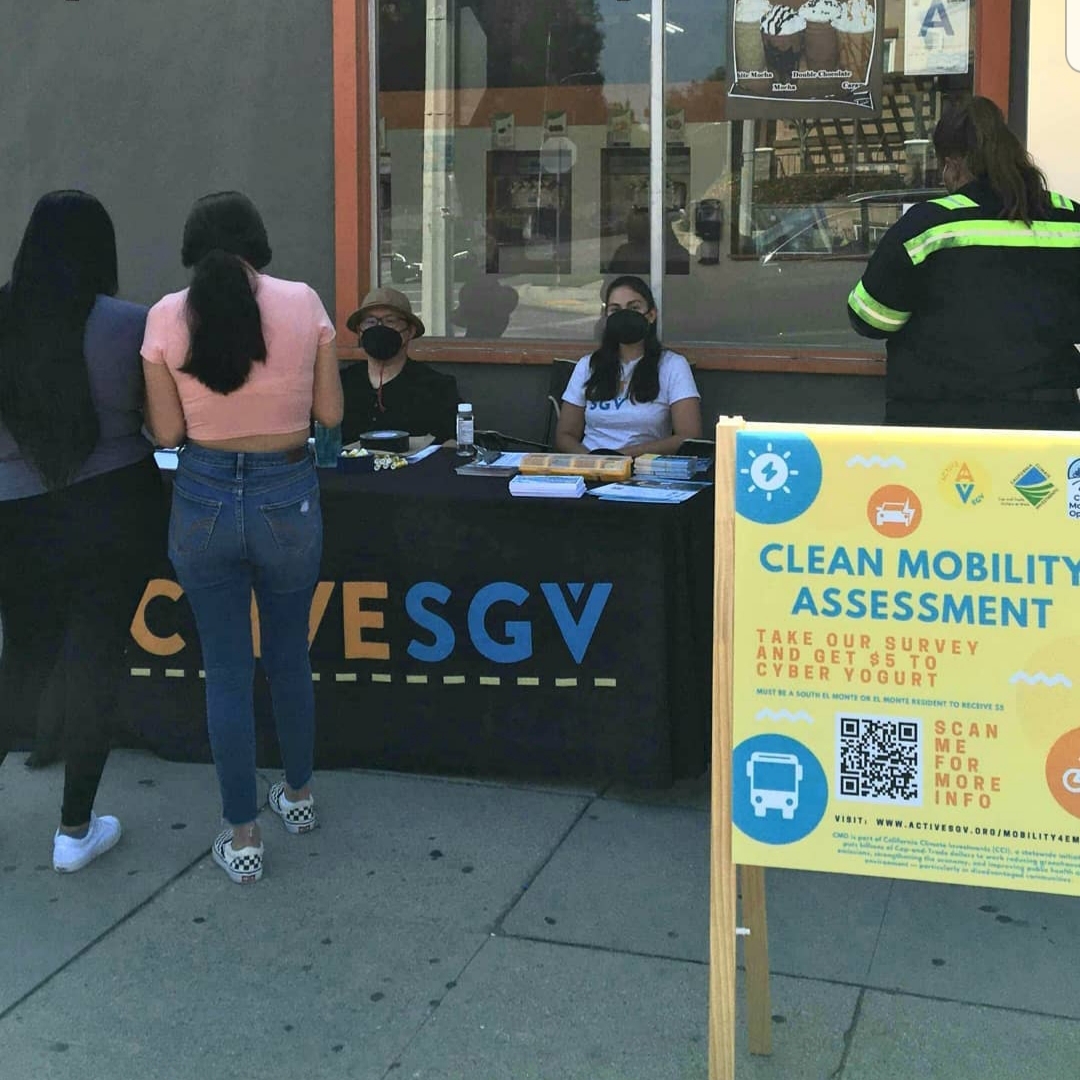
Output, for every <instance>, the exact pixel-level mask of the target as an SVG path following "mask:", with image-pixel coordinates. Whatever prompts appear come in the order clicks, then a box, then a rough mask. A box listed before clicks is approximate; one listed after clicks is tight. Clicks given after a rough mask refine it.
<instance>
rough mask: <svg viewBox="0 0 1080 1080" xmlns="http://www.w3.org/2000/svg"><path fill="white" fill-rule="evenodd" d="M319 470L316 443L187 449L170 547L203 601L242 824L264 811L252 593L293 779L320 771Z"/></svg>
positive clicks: (212, 694) (233, 796)
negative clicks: (311, 634)
mask: <svg viewBox="0 0 1080 1080" xmlns="http://www.w3.org/2000/svg"><path fill="white" fill-rule="evenodd" d="M322 539H323V536H322V511H321V509H320V506H319V482H318V479H317V477H316V474H315V467H314V465H313V463H312V460H311V455H310V453H309V452H308V451H307V449H306V448H305V449H304V450H303V451H290V452H286V453H263V454H251V453H230V452H226V451H223V450H207V449H204V448H203V447H201V446H194V445H189V446H187V447H185V449H184V450H183V451H182V452H181V453H180V459H179V464H178V466H177V470H176V479H175V482H174V484H173V503H172V515H171V517H170V519H169V558H170V559H171V560H172V564H173V567H174V568H175V570H176V578H177V581H179V582H180V584H181V586H183V589H184V592H185V593H186V594H187V597H188V601H189V602H190V604H191V608H192V611H193V612H194V613H195V624H196V626H197V627H198V630H199V640H200V642H201V644H202V654H203V668H204V669H205V671H206V719H207V726H208V728H209V733H210V747H211V749H212V751H213V755H214V764H215V765H216V767H217V774H218V782H219V784H220V785H221V802H222V811H223V813H224V816H225V819H226V821H228V822H229V823H230V824H232V825H245V824H247V823H248V822H250V821H254V820H255V815H256V813H257V812H258V806H257V803H256V798H255V709H254V701H253V681H254V677H255V654H254V648H253V644H252V635H251V620H250V612H251V593H252V589H254V591H255V599H256V602H257V604H258V609H259V630H260V640H261V652H262V662H263V667H264V668H265V670H266V675H267V678H268V679H269V682H270V699H271V702H272V704H273V709H274V723H275V725H276V727H277V736H278V744H279V746H280V748H281V759H282V761H283V762H284V765H285V779H286V780H287V781H288V783H289V786H290V787H292V788H294V789H295V788H302V787H303V786H304V785H305V784H306V783H307V782H308V781H309V780H310V779H311V770H312V761H313V755H314V740H315V694H314V689H313V687H312V684H311V662H310V660H309V658H308V614H309V611H310V609H311V598H312V594H313V593H314V589H315V583H316V581H317V580H318V576H319V562H320V560H321V558H322Z"/></svg>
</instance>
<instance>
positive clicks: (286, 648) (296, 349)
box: [142, 191, 343, 883]
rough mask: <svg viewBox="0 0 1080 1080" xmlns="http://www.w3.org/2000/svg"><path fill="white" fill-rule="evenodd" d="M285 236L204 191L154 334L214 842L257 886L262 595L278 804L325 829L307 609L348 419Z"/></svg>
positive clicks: (172, 539) (153, 392) (154, 423)
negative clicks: (335, 448) (273, 237)
mask: <svg viewBox="0 0 1080 1080" xmlns="http://www.w3.org/2000/svg"><path fill="white" fill-rule="evenodd" d="M270 254H271V252H270V244H269V241H268V239H267V236H266V229H265V227H264V226H263V222H262V218H261V217H260V216H259V212H258V211H257V210H256V209H255V206H254V205H253V204H252V202H251V201H250V200H249V199H248V198H246V197H245V196H243V195H241V194H240V193H239V192H235V191H227V192H222V193H220V194H216V195H207V196H205V197H204V198H202V199H200V200H199V201H198V202H197V203H196V204H195V206H194V207H193V208H192V210H191V213H190V214H189V215H188V219H187V224H186V225H185V226H184V241H183V248H182V251H181V259H182V261H183V263H184V265H185V266H188V267H191V268H192V276H191V285H190V287H189V288H187V289H184V290H183V291H182V292H178V293H172V294H171V295H169V296H166V297H164V299H162V300H160V301H158V303H157V304H155V305H154V307H153V308H152V309H151V311H150V316H149V318H148V319H147V324H146V337H145V340H144V341H143V348H142V354H143V360H144V369H145V373H146V389H147V419H148V424H149V427H150V430H151V431H152V432H153V433H154V436H155V438H156V439H157V440H158V441H159V442H160V443H162V444H163V445H167V446H176V445H178V444H180V443H183V444H184V445H183V447H182V449H181V452H180V458H179V465H178V467H177V470H176V479H175V482H174V484H173V506H172V517H171V519H170V523H169V557H170V559H172V563H173V567H174V568H175V570H176V576H177V580H178V581H179V582H180V584H181V585H182V586H183V588H184V592H185V593H186V594H187V598H188V600H189V601H190V603H191V608H192V610H193V611H194V613H195V622H196V625H197V627H198V630H199V641H200V643H201V645H202V653H203V668H204V669H205V672H206V716H207V726H208V729H209V733H210V746H211V749H212V751H213V755H214V764H215V765H216V766H217V773H218V782H219V785H220V787H221V800H222V809H223V814H224V817H225V820H226V822H227V827H226V828H225V829H224V831H223V832H222V833H221V834H220V835H219V836H218V837H217V839H216V840H215V841H214V843H213V845H212V847H211V855H212V856H213V858H214V861H215V862H216V863H217V864H218V865H219V866H220V867H221V868H222V869H223V870H224V871H225V873H226V874H228V876H229V878H230V879H231V880H232V881H235V882H237V883H246V882H252V881H258V880H259V878H260V877H261V876H262V871H263V843H262V837H261V834H260V830H259V825H258V822H257V821H256V820H255V819H256V815H257V814H258V810H259V808H258V803H257V799H256V787H255V714H254V702H253V698H252V692H253V688H252V681H253V679H254V675H255V656H254V652H253V645H252V636H251V621H250V617H249V613H250V609H251V594H252V589H254V592H255V598H256V602H257V604H258V610H259V628H260V641H261V646H262V662H263V667H264V668H265V670H266V674H267V678H268V679H269V682H270V697H271V702H272V704H273V709H274V720H275V723H276V725H277V734H278V744H279V746H280V748H281V758H282V762H283V764H284V766H285V778H284V780H283V781H281V782H279V783H276V784H274V785H273V786H272V787H271V789H270V796H269V805H270V809H271V810H273V811H274V813H275V814H277V815H278V816H279V817H280V818H281V820H282V822H283V824H284V826H285V829H286V830H287V831H288V832H290V833H293V834H296V833H305V832H309V831H310V830H311V829H313V828H314V827H315V824H316V817H315V801H314V798H313V796H312V793H311V772H312V767H313V755H314V737H315V697H314V693H313V689H312V685H311V662H310V660H309V658H308V614H309V611H310V608H311V598H312V595H313V593H314V589H315V582H316V580H317V579H318V576H319V563H320V560H321V556H322V514H321V510H320V506H319V482H318V479H317V477H316V474H315V468H314V463H313V461H312V458H311V454H310V452H309V451H308V442H307V440H308V428H309V425H310V422H311V419H312V418H313V417H314V419H316V420H318V421H319V422H320V423H322V424H325V425H327V426H328V427H332V426H334V425H336V424H339V423H341V416H342V409H343V406H342V392H341V378H340V376H339V374H338V365H337V350H336V346H335V344H334V327H333V324H332V323H331V321H330V317H329V316H328V315H327V314H326V311H325V309H324V308H323V305H322V303H321V301H320V300H319V298H318V296H317V295H316V293H315V291H314V290H313V289H311V288H310V287H309V286H307V285H305V284H303V283H302V282H298V281H283V280H281V279H280V278H275V277H271V276H270V275H269V274H264V273H262V270H263V268H264V267H265V266H266V265H267V264H268V263H269V262H270Z"/></svg>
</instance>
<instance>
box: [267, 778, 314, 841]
mask: <svg viewBox="0 0 1080 1080" xmlns="http://www.w3.org/2000/svg"><path fill="white" fill-rule="evenodd" d="M266 802H267V804H268V805H269V807H270V809H271V810H273V811H274V813H275V814H277V816H278V817H279V818H281V823H282V824H283V825H284V826H285V828H286V830H287V831H288V832H291V833H292V834H293V835H294V836H295V835H297V834H299V833H306V832H311V830H312V829H314V828H315V827H316V826H317V825H318V824H319V819H318V818H317V817H316V816H315V797H314V796H313V795H309V796H308V797H307V798H306V799H297V801H296V802H290V801H289V800H288V799H287V798H286V797H285V784H284V783H277V784H274V786H273V787H272V788H271V789H270V792H269V794H268V795H267V797H266Z"/></svg>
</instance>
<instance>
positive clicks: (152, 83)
mask: <svg viewBox="0 0 1080 1080" xmlns="http://www.w3.org/2000/svg"><path fill="white" fill-rule="evenodd" d="M330 15H331V12H330V0H288V2H281V0H226V2H223V0H173V2H171V3H170V2H166V0H78V2H76V3H70V2H68V0H0V26H2V27H3V31H2V34H3V36H2V38H0V192H2V193H3V198H2V200H0V281H3V280H6V279H7V276H8V273H9V271H10V268H11V260H12V258H13V257H14V254H15V250H16V248H17V246H18V243H19V238H20V237H21V235H22V231H23V229H24V227H25V225H26V222H27V219H28V218H29V215H30V211H31V209H32V208H33V205H34V203H35V202H36V201H37V199H38V197H39V196H40V195H42V194H43V193H44V192H46V191H48V190H51V189H53V188H61V187H78V188H83V189H84V190H87V191H90V192H91V193H92V194H94V195H96V196H97V197H98V198H100V199H101V200H102V202H103V203H104V204H105V206H106V208H107V209H108V210H109V212H110V214H111V215H112V218H113V221H114V223H115V225H116V231H117V241H118V245H119V253H120V288H121V295H123V296H125V297H127V298H130V299H133V300H139V301H142V302H144V303H151V302H153V301H154V300H156V299H158V298H159V297H160V296H161V295H162V294H163V293H166V292H170V291H173V290H175V289H178V288H183V287H184V285H185V284H186V275H185V273H184V270H183V268H182V267H181V266H180V254H179V253H180V234H181V230H182V228H183V223H184V218H185V216H186V215H187V212H188V209H189V208H190V206H191V203H192V202H193V201H194V200H195V199H196V198H197V197H198V196H200V195H204V194H206V193H207V192H210V191H220V190H223V189H227V188H237V189H239V190H242V191H244V192H245V193H247V194H248V195H250V196H251V198H252V199H254V201H255V204H256V205H257V206H258V207H259V209H260V210H261V211H262V214H263V217H264V218H265V220H266V226H267V230H268V232H269V234H270V243H271V245H272V246H273V248H274V261H273V263H272V264H271V267H270V269H271V272H273V273H275V274H277V275H279V276H281V277H287V278H297V279H300V280H303V281H307V282H309V283H310V284H311V285H312V286H313V287H314V288H315V289H317V290H318V292H319V294H320V296H321V297H322V298H323V301H324V302H325V303H326V305H327V307H328V308H329V309H330V310H331V312H332V311H333V301H334V295H333V282H334V229H333V139H332V136H333V108H332V104H333V99H332V78H331V19H330Z"/></svg>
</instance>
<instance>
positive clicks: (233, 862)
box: [210, 829, 263, 885]
mask: <svg viewBox="0 0 1080 1080" xmlns="http://www.w3.org/2000/svg"><path fill="white" fill-rule="evenodd" d="M210 854H211V855H213V857H214V862H216V863H217V864H218V866H220V867H221V869H222V870H224V871H225V873H226V874H228V875H229V880H230V881H235V882H236V884H237V885H247V884H249V883H250V882H253V881H258V880H259V878H261V877H262V872H263V846H262V844H260V845H259V846H258V847H244V848H240V850H239V851H237V850H236V848H234V847H233V846H232V829H226V830H225V831H224V832H223V833H221V834H220V835H219V836H218V837H217V839H216V840H214V844H213V847H211V848H210Z"/></svg>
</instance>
